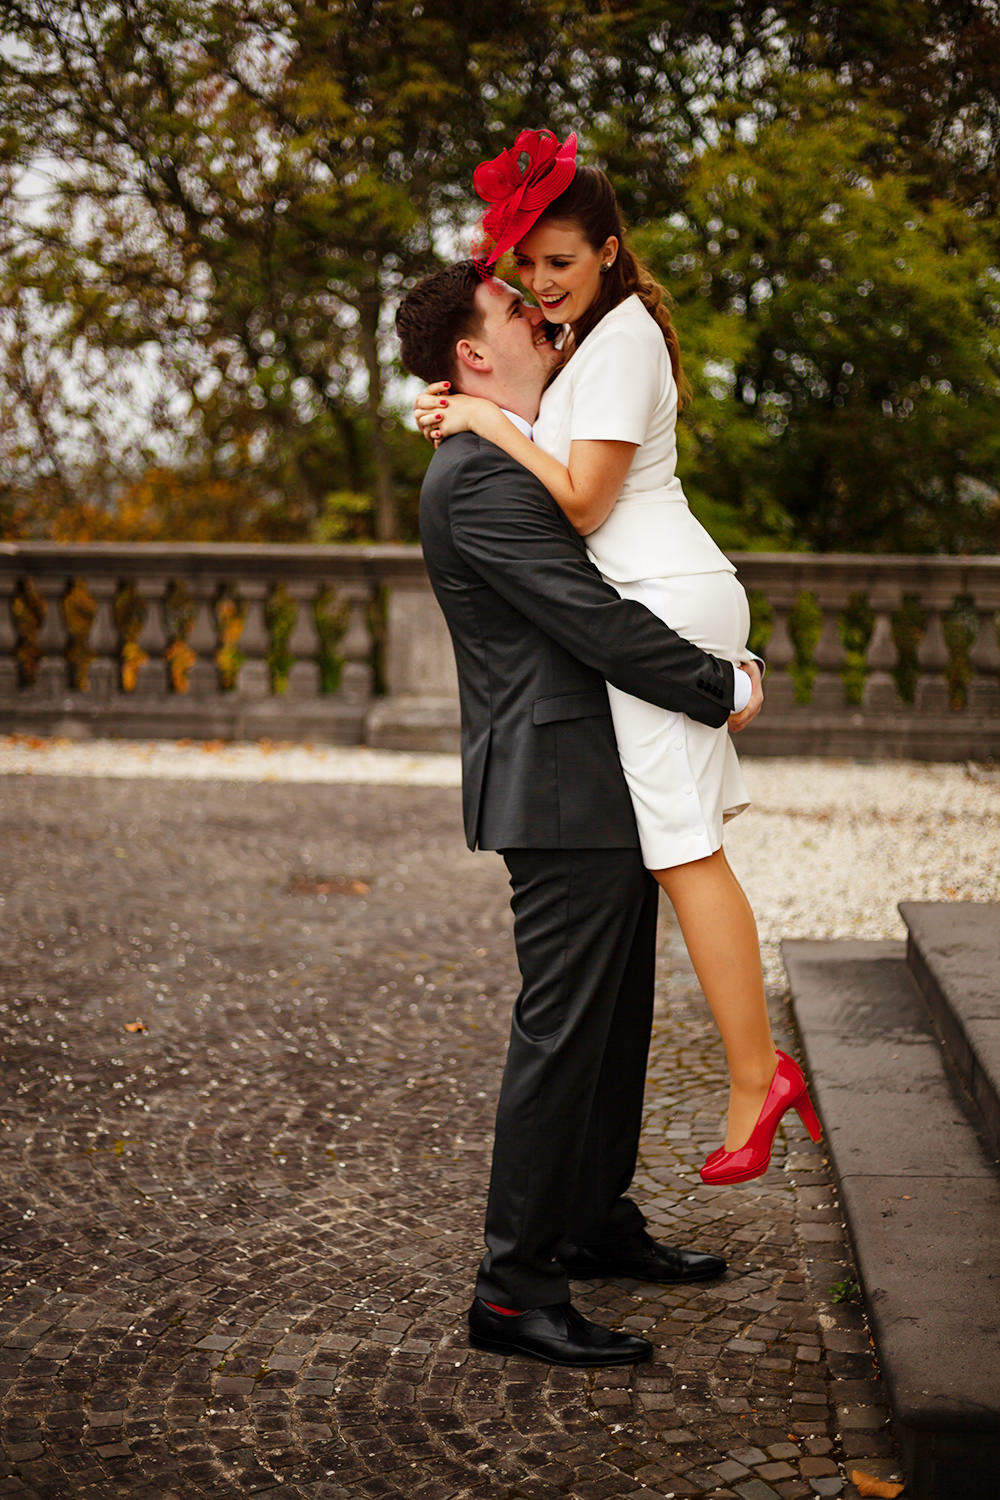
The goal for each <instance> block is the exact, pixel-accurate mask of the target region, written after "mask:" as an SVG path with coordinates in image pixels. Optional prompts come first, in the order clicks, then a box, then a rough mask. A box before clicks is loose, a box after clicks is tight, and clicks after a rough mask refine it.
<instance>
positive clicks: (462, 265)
mask: <svg viewBox="0 0 1000 1500" xmlns="http://www.w3.org/2000/svg"><path fill="white" fill-rule="evenodd" d="M482 284H483V279H482V277H481V276H480V274H479V272H478V271H477V270H476V267H475V264H474V262H472V261H471V260H460V261H458V262H457V264H456V265H453V266H445V267H443V269H442V270H440V271H433V272H432V273H431V275H430V276H425V277H424V279H423V281H420V282H418V283H417V285H416V286H415V287H414V288H413V290H412V291H409V292H407V294H406V296H405V297H404V298H403V300H402V302H401V303H400V304H399V311H398V312H397V313H396V332H397V333H398V335H399V342H400V344H401V346H402V351H403V364H404V365H405V366H406V368H407V369H408V370H409V372H410V374H411V375H419V377H420V379H421V380H424V381H426V382H427V384H428V385H430V384H431V382H432V381H435V380H450V381H451V383H452V385H457V384H458V379H457V376H458V362H457V360H456V357H455V345H456V344H457V343H458V341H459V339H463V338H474V337H475V336H476V334H478V332H479V330H480V328H481V327H482V317H481V316H480V312H479V309H478V308H477V306H476V304H475V296H476V291H477V289H478V288H479V287H480V286H482Z"/></svg>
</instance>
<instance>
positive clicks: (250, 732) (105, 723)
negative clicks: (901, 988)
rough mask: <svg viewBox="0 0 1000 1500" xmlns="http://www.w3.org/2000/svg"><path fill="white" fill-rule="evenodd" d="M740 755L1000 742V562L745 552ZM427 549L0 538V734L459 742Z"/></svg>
mask: <svg viewBox="0 0 1000 1500" xmlns="http://www.w3.org/2000/svg"><path fill="white" fill-rule="evenodd" d="M733 560H734V562H735V563H736V565H737V567H738V568H739V572H740V577H741V578H742V580H743V582H744V584H745V586H746V588H747V590H748V592H749V593H750V595H751V600H752V604H753V616H754V636H753V642H754V644H755V646H756V647H757V649H759V650H761V651H762V652H763V654H764V655H765V656H766V658H767V662H768V677H767V684H766V698H767V707H766V712H765V713H764V714H763V715H762V716H761V717H760V719H759V720H758V721H757V722H756V723H755V724H754V725H753V726H751V728H750V729H749V730H747V731H746V733H745V734H744V735H743V736H741V739H740V748H741V751H743V752H744V753H750V754H754V753H756V754H763V755H803V754H805V755H833V756H878V757H893V758H895V757H910V758H914V759H922V760H956V759H974V760H987V759H991V758H996V757H1000V639H998V629H997V622H998V613H1000V559H997V558H992V557H972V558H968V557H966V558H961V557H948V558H937V557H926V558H925V557H869V556H855V555H824V556H816V555H811V554H804V553H788V554H772V553H743V554H735V555H734V558H733ZM456 691H457V690H456V685H455V673H454V664H453V660H452V654H451V647H450V642H449V640H448V636H447V632H446V630H445V627H444V623H443V620H442V618H441V616H440V613H439V612H438V609H437V605H436V603H435V601H434V598H433V596H432V594H431V593H430V589H429V587H428V584H427V579H426V575H425V572H424V568H423V562H422V559H421V556H420V551H419V548H416V547H408V546H392V545H372V546H329V547H301V546H243V545H239V546H236V545H233V546H229V545H214V544H198V545H194V544H182V543H177V544H153V543H150V544H134V545H127V546H122V545H104V544H100V545H82V546H80V545H77V546H70V545H63V544H60V543H53V542H24V543H7V544H0V732H5V733H33V734H44V735H72V736H86V735H121V736H129V737H134V738H197V739H214V738H220V739H262V738H270V739H280V740H314V741H317V742H325V743H339V744H360V743H367V744H372V745H381V746H386V747H390V748H398V749H451V748H454V747H455V746H456V745H457V739H458V707H457V697H456Z"/></svg>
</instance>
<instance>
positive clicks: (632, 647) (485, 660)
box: [420, 433, 733, 849]
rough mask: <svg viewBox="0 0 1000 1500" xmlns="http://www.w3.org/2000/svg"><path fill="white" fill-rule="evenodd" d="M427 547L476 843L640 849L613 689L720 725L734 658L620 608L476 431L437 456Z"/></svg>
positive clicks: (424, 499)
mask: <svg viewBox="0 0 1000 1500" xmlns="http://www.w3.org/2000/svg"><path fill="white" fill-rule="evenodd" d="M420 537H421V541H422V543H423V550H424V559H425V561H426V564H427V571H428V573H429V575H430V580H431V584H432V586H433V588H434V592H435V594H436V595H437V598H438V601H439V603H440V605H441V608H442V609H443V611H444V615H445V619H446V620H447V622H448V628H449V630H450V631H451V636H452V641H453V643H454V647H455V660H456V663H457V666H458V684H459V694H460V698H461V706H462V788H463V812H464V818H465V835H466V839H467V840H468V843H469V847H470V848H471V849H474V848H477V847H478V848H481V849H507V848H522V849H602V848H632V847H635V846H636V845H637V844H638V836H637V832H636V826H635V817H634V814H633V812H632V804H631V801H630V799H629V795H628V789H627V787H626V785H625V778H624V776H623V775H622V770H621V764H620V762H619V759H618V751H617V748H616V745H615V737H614V729H613V727H612V723H611V713H610V709H609V706H608V695H607V690H606V687H605V679H607V681H608V682H612V683H614V684H615V686H616V687H619V688H622V689H623V690H624V691H625V692H627V693H631V694H633V695H634V696H635V697H639V698H646V699H648V700H649V701H650V702H651V703H656V704H659V705H660V707H662V708H669V709H674V710H676V711H678V712H680V713H684V714H687V715H688V716H689V717H690V718H692V719H698V720H700V721H701V723H703V724H711V725H722V724H724V723H725V722H726V719H727V718H728V716H729V714H730V713H731V712H732V707H733V667H732V666H731V664H730V663H729V662H725V661H719V660H718V659H717V658H716V657H714V656H709V655H708V654H707V653H706V652H704V651H702V650H700V649H699V647H697V646H693V645H691V644H690V642H688V641H685V640H683V639H682V638H681V637H680V636H679V635H677V634H676V632H675V631H673V630H671V629H669V627H668V626H666V625H664V624H663V623H662V622H661V621H660V620H658V619H657V618H656V617H655V615H653V614H651V613H650V612H649V610H647V609H645V608H643V606H642V605H641V604H636V603H633V602H632V601H630V600H625V599H621V598H620V597H619V596H618V594H617V593H616V592H615V590H614V589H612V588H611V587H610V586H609V585H608V584H606V583H605V582H604V580H603V579H602V578H601V576H600V574H599V573H598V572H597V570H596V568H595V567H594V566H593V564H592V563H591V562H590V560H589V558H588V557H587V553H586V549H585V547H584V544H583V541H582V539H581V538H580V537H579V536H578V535H577V533H576V532H575V531H574V530H573V528H572V527H571V526H570V524H569V522H568V521H567V520H566V518H565V516H564V515H563V513H562V511H561V510H560V509H559V507H558V506H557V505H556V504H555V502H554V500H553V499H552V497H551V496H550V495H549V493H548V491H547V490H546V489H545V488H544V487H543V486H542V485H541V484H540V483H539V482H538V480H537V479H535V477H534V476H533V475H532V474H529V473H528V471H527V469H524V468H522V467H521V465H520V464H517V463H515V462H514V460H513V459H512V458H509V457H508V455H507V454H506V453H503V452H502V451H501V450H500V449H499V448H497V447H495V446H494V445H493V444H492V443H487V442H485V441H483V440H482V439H481V438H478V437H476V436H475V435H474V434H472V433H462V434H461V435H459V436H458V437H453V438H449V439H448V441H447V442H444V443H442V444H441V446H440V448H439V449H438V451H437V452H436V453H435V455H434V457H433V459H432V460H431V463H430V465H429V467H428V470H427V475H426V477H425V479H424V485H423V490H422V492H421V498H420Z"/></svg>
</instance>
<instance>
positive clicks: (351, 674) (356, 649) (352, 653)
mask: <svg viewBox="0 0 1000 1500" xmlns="http://www.w3.org/2000/svg"><path fill="white" fill-rule="evenodd" d="M341 596H342V597H343V598H344V599H345V600H346V602H347V609H348V615H347V629H346V630H345V631H344V634H343V637H342V639H341V642H340V653H341V655H342V657H343V659H344V666H343V671H342V672H341V676H340V696H341V698H342V699H343V701H344V702H345V703H350V704H362V703H368V702H369V701H370V699H371V696H372V685H373V679H374V672H373V669H372V635H371V630H370V628H369V624H368V610H369V608H370V606H371V590H370V588H369V587H368V585H367V584H363V583H362V584H348V585H347V586H346V587H345V588H343V589H341Z"/></svg>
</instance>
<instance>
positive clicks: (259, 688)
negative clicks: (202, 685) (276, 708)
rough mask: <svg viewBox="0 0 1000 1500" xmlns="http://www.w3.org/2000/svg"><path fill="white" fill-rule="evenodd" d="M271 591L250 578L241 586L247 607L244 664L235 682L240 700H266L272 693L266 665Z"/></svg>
mask: <svg viewBox="0 0 1000 1500" xmlns="http://www.w3.org/2000/svg"><path fill="white" fill-rule="evenodd" d="M269 588H270V585H269V584H268V582H267V580H266V579H262V578H252V579H248V580H246V581H245V582H242V583H241V584H240V585H239V593H240V598H241V599H242V601H243V604H244V605H245V607H246V615H245V616H244V619H243V634H242V635H241V636H240V652H241V654H242V656H243V662H242V665H241V666H240V674H239V677H238V679H237V683H236V691H237V693H238V695H239V697H240V698H247V699H260V698H267V697H269V696H270V693H271V677H270V672H269V670H268V665H267V653H268V649H269V647H270V644H271V638H270V635H269V634H268V629H267V615H266V609H267V595H268V590H269Z"/></svg>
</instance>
